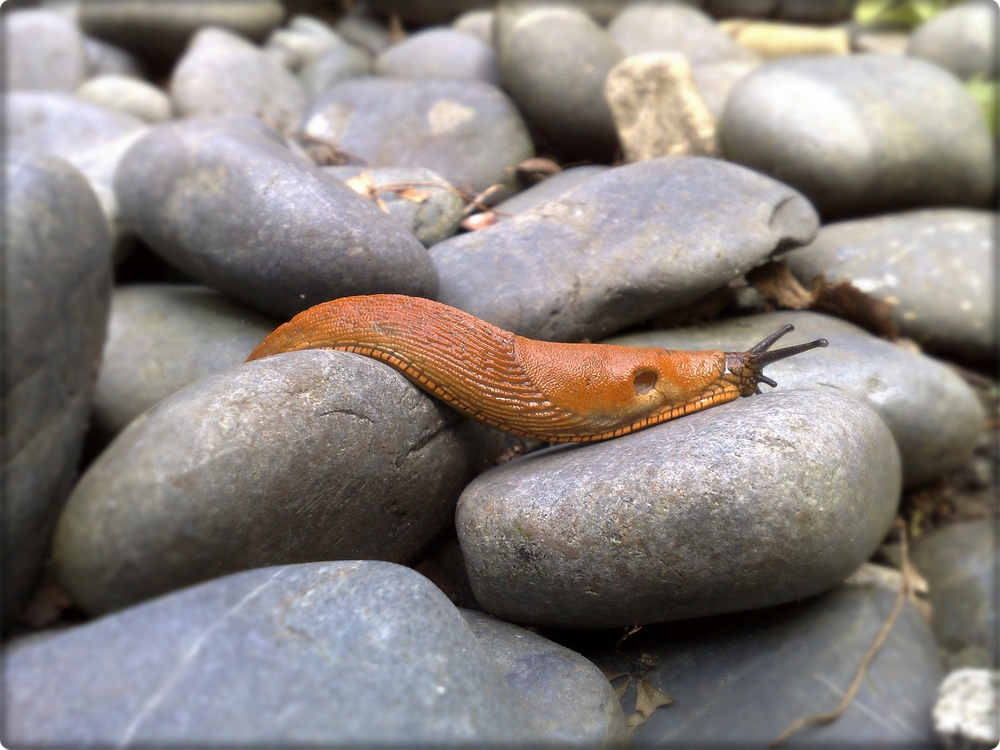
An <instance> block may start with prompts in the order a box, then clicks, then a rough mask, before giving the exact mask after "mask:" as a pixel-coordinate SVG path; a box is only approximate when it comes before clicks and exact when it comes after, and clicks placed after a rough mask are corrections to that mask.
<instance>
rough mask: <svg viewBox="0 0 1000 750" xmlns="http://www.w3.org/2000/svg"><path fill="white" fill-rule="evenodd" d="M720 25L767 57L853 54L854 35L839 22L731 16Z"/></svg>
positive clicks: (741, 42) (736, 38)
mask: <svg viewBox="0 0 1000 750" xmlns="http://www.w3.org/2000/svg"><path fill="white" fill-rule="evenodd" d="M717 26H718V27H719V29H721V30H722V31H724V32H726V33H727V34H729V35H730V36H731V37H732V38H733V39H735V40H736V41H737V42H739V43H740V44H742V45H743V46H744V47H748V48H749V49H751V50H753V51H754V52H756V53H757V54H758V55H760V56H761V57H763V58H764V59H766V60H776V59H778V58H782V57H797V56H799V55H849V54H851V37H850V35H849V34H848V33H847V29H844V28H841V27H836V26H832V27H830V26H804V25H802V24H796V23H776V22H773V21H747V20H745V19H739V18H735V19H731V20H727V21H720V22H719V23H718V24H717Z"/></svg>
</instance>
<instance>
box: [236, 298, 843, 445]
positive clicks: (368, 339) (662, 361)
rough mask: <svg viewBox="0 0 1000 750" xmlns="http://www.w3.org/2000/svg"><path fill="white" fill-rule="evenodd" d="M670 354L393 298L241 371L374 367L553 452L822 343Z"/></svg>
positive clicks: (737, 388)
mask: <svg viewBox="0 0 1000 750" xmlns="http://www.w3.org/2000/svg"><path fill="white" fill-rule="evenodd" d="M791 330H792V326H790V325H787V326H785V327H784V328H782V329H781V330H780V331H777V332H776V333H773V334H771V335H770V336H768V337H767V338H766V339H764V340H763V341H761V342H760V343H759V344H757V345H756V346H754V347H753V348H752V349H750V350H749V351H746V352H721V351H699V352H688V351H670V350H667V349H655V348H646V349H639V348H633V347H628V346H614V345H610V344H561V343H553V342H549V341H535V340H533V339H527V338H524V337H522V336H517V335H515V334H513V333H510V332H509V331H504V330H502V329H500V328H497V327H496V326H493V325H490V324H489V323H487V322H486V321H483V320H480V319H479V318H475V317H473V316H472V315H469V314H468V313H464V312H462V311H461V310H456V309H455V308H453V307H448V306H447V305H443V304H441V303H440V302H433V301H431V300H427V299H422V298H419V297H405V296H402V295H398V294H373V295H369V296H363V297H342V298H340V299H335V300H333V301H331V302H325V303H323V304H320V305H316V306H315V307H311V308H309V309H308V310H306V311H304V312H301V313H299V314H298V315H296V316H295V317H294V318H292V319H291V320H290V321H289V322H287V323H285V324H284V325H282V326H280V327H279V328H277V329H276V330H275V331H274V332H273V333H272V334H271V335H269V336H268V337H267V338H266V339H264V341H263V343H262V344H261V345H260V346H258V347H257V348H256V349H255V350H254V351H253V353H252V354H251V355H250V356H249V357H248V358H247V361H250V360H254V359H260V358H261V357H268V356H270V355H272V354H280V353H282V352H290V351H297V350H300V349H339V350H341V351H347V352H354V353H356V354H363V355H365V356H368V357H374V358H375V359H378V360H381V361H382V362H385V363H386V364H388V365H391V366H392V367H394V368H396V369H397V370H399V371H400V372H401V373H402V374H403V375H405V376H406V377H407V378H409V379H410V380H411V381H412V382H413V383H415V384H416V385H417V386H419V387H420V388H422V389H423V390H425V391H427V392H428V393H430V394H431V395H433V396H436V397H437V398H439V399H441V400H443V401H444V402H446V403H447V404H449V405H450V406H452V407H454V408H455V409H457V410H458V411H460V412H462V413H463V414H466V415H467V416H470V417H472V418H473V419H477V420H479V421H480V422H484V423H486V424H488V425H490V426H491V427H497V428H499V429H501V430H505V431H506V432H511V433H513V434H515V435H520V436H522V437H527V438H536V439H540V440H547V441H549V442H557V443H566V442H590V441H594V440H604V439H606V438H612V437H618V436H619V435H625V434H627V433H629V432H634V431H635V430H641V429H643V428H644V427H649V426H651V425H654V424H659V423H660V422H666V421H667V420H669V419H674V418H676V417H680V416H683V415H685V414H691V413H692V412H696V411H700V410H701V409H707V408H708V407H710V406H715V405H717V404H723V403H726V402H727V401H732V400H733V399H735V398H736V397H737V396H749V395H751V394H754V393H760V388H759V384H760V383H767V384H768V385H770V386H771V387H775V386H777V383H775V382H774V381H773V380H771V379H770V378H768V377H766V376H765V375H764V374H763V373H762V372H761V371H762V369H763V368H764V366H765V365H768V364H770V363H771V362H774V361H776V360H779V359H784V358H786V357H791V356H793V355H795V354H799V353H801V352H804V351H808V350H810V349H815V348H816V347H821V346H826V345H827V341H826V339H817V340H816V341H811V342H809V343H808V344H799V345H798V346H790V347H787V348H785V349H776V350H775V351H768V349H769V347H770V346H771V345H772V344H773V343H774V342H775V341H777V340H778V339H779V338H781V337H782V336H784V335H785V334H786V333H788V332H789V331H791Z"/></svg>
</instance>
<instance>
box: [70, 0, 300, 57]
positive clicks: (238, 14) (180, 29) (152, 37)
mask: <svg viewBox="0 0 1000 750" xmlns="http://www.w3.org/2000/svg"><path fill="white" fill-rule="evenodd" d="M284 15H285V11H284V8H283V7H282V5H281V3H280V2H278V0H198V2H178V3H173V2H170V3H165V2H161V1H160V0H130V2H122V3H119V2H114V3H109V2H105V0H82V2H80V26H81V27H82V28H83V30H84V31H85V32H86V33H87V34H90V35H91V36H95V37H98V38H100V39H103V40H105V41H108V42H111V43H113V44H116V45H118V46H119V47H124V48H125V49H127V50H130V51H132V52H135V53H138V54H139V55H141V56H142V57H144V58H152V59H155V60H158V61H162V60H164V59H166V60H168V61H169V60H173V59H175V58H176V57H177V56H179V55H180V54H181V53H182V52H183V51H184V47H185V46H186V45H187V43H188V41H189V40H190V39H191V37H192V36H193V35H194V33H195V32H197V31H198V30H199V29H202V28H204V27H206V26H212V27H216V28H220V29H228V30H229V31H232V32H234V33H236V34H239V35H240V36H243V37H246V38H247V39H252V40H254V41H261V40H263V39H264V37H266V36H267V35H268V34H269V33H270V32H271V30H272V29H274V28H275V27H276V26H278V24H280V23H281V19H282V18H283V17H284Z"/></svg>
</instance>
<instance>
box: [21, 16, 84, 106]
mask: <svg viewBox="0 0 1000 750" xmlns="http://www.w3.org/2000/svg"><path fill="white" fill-rule="evenodd" d="M3 42H4V59H3V74H4V90H6V91H17V90H34V91H62V92H64V93H67V94H72V93H73V92H74V91H76V90H77V88H78V87H79V86H80V84H81V83H83V79H84V78H85V77H86V74H87V55H86V52H85V51H84V46H83V35H82V34H81V33H80V30H79V29H77V27H76V26H75V25H74V24H73V22H72V21H70V20H69V19H68V18H66V16H64V15H63V14H62V13H57V12H54V11H51V10H35V9H30V10H11V11H10V12H8V13H4V14H3Z"/></svg>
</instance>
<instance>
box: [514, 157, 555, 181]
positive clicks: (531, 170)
mask: <svg viewBox="0 0 1000 750" xmlns="http://www.w3.org/2000/svg"><path fill="white" fill-rule="evenodd" d="M561 171H562V167H560V166H559V165H558V164H556V163H555V162H554V161H552V159H546V158H544V157H541V156H533V157H532V158H530V159H525V160H524V161H522V162H521V163H520V164H518V165H517V166H516V167H514V174H515V175H517V179H518V180H519V181H520V182H521V183H522V184H524V185H535V184H537V183H539V182H541V181H542V180H544V179H545V178H546V177H551V176H552V175H554V174H557V173H559V172H561Z"/></svg>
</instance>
